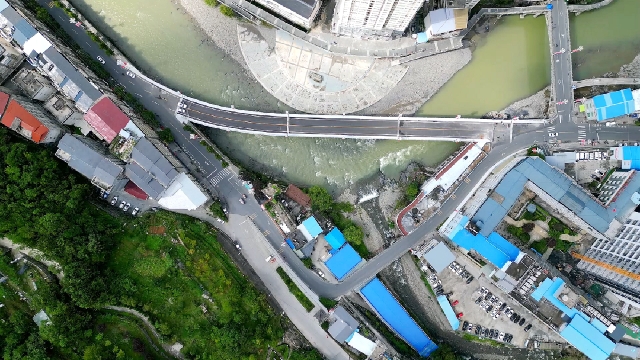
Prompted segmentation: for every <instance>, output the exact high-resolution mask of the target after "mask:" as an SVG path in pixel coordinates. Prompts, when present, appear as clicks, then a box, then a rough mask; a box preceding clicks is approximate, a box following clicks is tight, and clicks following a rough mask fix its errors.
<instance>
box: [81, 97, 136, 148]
mask: <svg viewBox="0 0 640 360" xmlns="http://www.w3.org/2000/svg"><path fill="white" fill-rule="evenodd" d="M84 120H85V121H86V122H87V123H88V124H89V125H90V126H91V127H92V128H93V129H94V131H93V132H94V133H95V134H96V135H98V136H99V137H100V138H102V139H104V141H106V142H108V143H111V142H112V141H113V139H115V138H116V136H118V135H120V134H121V132H122V130H123V129H125V127H126V128H128V129H129V128H132V127H134V128H136V129H137V127H136V126H135V125H134V124H133V123H132V122H131V120H130V119H129V117H128V116H127V115H125V113H123V112H122V110H120V108H119V107H118V106H116V104H114V103H113V101H111V99H109V98H108V97H106V96H105V97H103V98H102V99H100V100H99V101H98V102H96V103H95V104H94V105H93V106H92V107H91V108H90V109H89V111H88V112H87V113H86V114H84ZM136 134H138V135H139V136H142V132H141V131H140V130H137V131H136ZM123 135H124V134H123ZM125 137H128V136H125Z"/></svg>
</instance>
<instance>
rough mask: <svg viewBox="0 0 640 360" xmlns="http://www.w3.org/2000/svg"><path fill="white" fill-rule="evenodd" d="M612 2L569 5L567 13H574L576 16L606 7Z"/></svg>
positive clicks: (610, 0) (611, 0) (605, 0)
mask: <svg viewBox="0 0 640 360" xmlns="http://www.w3.org/2000/svg"><path fill="white" fill-rule="evenodd" d="M612 2H613V0H604V1H601V2H597V3H595V4H591V5H569V11H570V12H572V13H575V14H576V16H578V15H580V14H581V13H583V12H585V11H591V10H596V9H600V8H601V7H603V6H607V5H609V4H611V3H612Z"/></svg>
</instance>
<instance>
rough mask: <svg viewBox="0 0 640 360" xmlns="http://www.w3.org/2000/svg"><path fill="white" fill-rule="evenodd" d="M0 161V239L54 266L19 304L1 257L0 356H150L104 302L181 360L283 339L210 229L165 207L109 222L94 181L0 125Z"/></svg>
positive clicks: (253, 353) (257, 350)
mask: <svg viewBox="0 0 640 360" xmlns="http://www.w3.org/2000/svg"><path fill="white" fill-rule="evenodd" d="M0 166H1V167H2V168H3V169H4V171H2V172H0V235H2V236H6V237H8V238H10V239H11V240H13V241H15V242H19V243H22V244H25V245H28V246H30V247H34V248H37V249H39V250H41V251H43V252H44V253H45V255H46V257H47V258H50V259H52V260H55V261H57V262H59V263H60V264H61V266H62V269H63V272H64V279H63V280H62V281H61V282H60V284H58V282H57V281H56V279H55V278H52V279H51V280H50V281H48V282H47V281H44V280H40V279H36V280H34V281H35V282H36V283H37V291H36V292H33V294H27V298H29V299H30V300H29V303H26V302H23V301H19V300H15V301H14V299H12V297H11V296H9V295H11V294H15V291H14V288H20V289H22V288H25V287H26V286H27V285H29V284H30V281H26V283H25V280H23V279H24V277H22V278H21V277H19V276H18V275H17V273H16V271H15V268H13V267H12V266H15V265H12V266H9V265H7V264H8V260H7V259H4V261H0V264H4V265H0V272H2V273H3V274H5V275H7V276H8V277H9V279H10V283H5V284H0V292H1V293H0V296H2V295H4V296H5V297H4V298H2V302H3V304H5V305H6V306H5V307H4V308H2V309H0V314H1V315H2V316H1V317H0V318H2V319H12V318H13V319H14V320H13V321H7V322H0V334H2V335H0V352H2V353H3V354H4V355H5V356H4V358H6V359H44V358H46V357H45V356H41V353H42V352H44V353H45V354H46V355H47V356H48V357H51V358H58V359H80V358H85V359H99V358H103V359H107V358H113V357H115V358H127V359H128V358H134V359H135V358H156V357H157V356H155V355H149V354H150V351H151V350H149V349H152V348H153V347H154V345H153V343H154V341H156V340H152V339H151V340H150V339H148V338H147V337H146V336H145V335H144V334H143V333H144V332H146V328H145V327H143V326H141V325H140V324H139V323H137V322H136V321H135V320H132V319H131V318H128V319H125V320H122V321H121V320H118V318H120V317H121V316H122V315H120V314H118V315H114V314H113V313H107V312H105V311H104V310H103V307H104V306H105V305H116V306H124V307H129V308H133V309H135V310H138V311H140V312H142V313H144V314H145V315H146V316H148V317H149V320H150V322H151V323H152V324H153V325H154V326H155V328H156V329H157V330H158V332H159V333H160V336H161V337H162V338H161V341H162V342H163V343H169V344H173V343H174V342H180V343H182V344H183V345H184V348H183V349H182V353H183V354H184V355H185V356H186V357H187V358H189V359H196V358H198V359H214V358H215V359H221V358H224V359H230V358H238V359H240V358H243V359H252V358H260V357H264V356H265V354H266V351H267V346H276V345H277V344H278V343H279V341H280V339H282V336H283V332H284V331H283V325H282V324H281V323H280V317H279V316H277V315H276V314H274V311H273V309H271V308H270V307H269V306H268V304H267V302H266V298H265V295H264V294H261V293H259V292H258V291H257V290H256V289H255V288H254V287H253V285H252V284H251V283H250V282H249V281H248V280H247V278H246V277H244V276H243V275H242V274H241V273H240V271H239V270H238V269H237V268H236V267H235V265H234V264H233V263H232V262H231V259H230V258H229V257H228V256H227V255H226V253H225V252H224V250H223V248H222V245H221V243H220V242H219V241H218V237H219V234H217V233H216V232H215V230H214V229H213V228H212V227H211V226H209V225H208V224H206V223H203V222H201V221H199V220H196V219H193V218H190V217H187V216H183V215H177V214H173V213H168V212H163V211H159V212H157V213H153V214H152V215H150V216H149V215H147V216H142V217H137V218H133V219H132V218H130V217H127V218H122V219H121V218H114V217H112V216H110V215H108V214H107V213H105V212H103V211H101V210H100V209H98V208H97V207H96V206H95V205H93V204H92V203H91V202H90V201H91V200H90V199H92V198H95V190H94V188H93V187H92V186H91V185H90V184H88V182H87V180H86V179H84V178H82V177H80V176H79V175H77V174H76V173H74V172H73V171H72V170H71V169H70V168H69V167H68V166H67V165H66V164H64V163H62V162H61V161H58V160H57V159H56V158H55V157H54V156H53V155H52V153H51V149H50V148H44V147H38V146H37V145H35V144H32V143H27V142H26V141H24V140H23V139H21V138H19V137H17V136H16V135H13V134H11V133H9V132H8V130H6V129H5V128H0ZM96 201H97V200H96ZM0 260H3V259H0ZM12 296H13V295H12ZM40 309H44V310H45V311H46V313H47V314H48V315H49V317H50V319H51V322H52V324H51V325H49V326H44V327H42V328H40V329H39V331H38V329H37V328H35V327H34V326H35V324H34V323H33V322H32V321H31V320H30V318H31V317H32V316H33V315H34V314H35V313H36V312H38V311H39V310H40ZM31 324H34V325H31ZM134 338H135V339H138V340H137V341H135V342H130V341H129V340H131V339H134ZM127 339H129V340H127ZM155 346H156V347H157V346H158V344H157V343H156V345H155ZM134 353H135V354H134ZM143 353H144V354H147V355H144V356H138V355H136V354H143ZM7 354H8V355H7ZM310 354H314V353H313V352H310ZM296 356H298V355H296ZM300 356H302V357H301V358H303V359H304V358H305V355H300ZM309 356H312V355H309ZM292 358H294V356H293V355H292ZM316 358H317V357H316Z"/></svg>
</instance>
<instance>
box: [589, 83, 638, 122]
mask: <svg viewBox="0 0 640 360" xmlns="http://www.w3.org/2000/svg"><path fill="white" fill-rule="evenodd" d="M583 105H584V112H585V114H586V116H587V120H598V121H605V120H609V119H613V118H616V117H619V116H623V115H627V114H631V113H632V112H634V111H636V105H635V100H634V99H633V93H632V92H631V89H624V90H620V91H613V92H610V93H608V94H603V95H598V96H595V97H593V98H591V99H587V100H586V101H585V102H584V104H583Z"/></svg>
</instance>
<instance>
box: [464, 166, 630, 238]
mask: <svg viewBox="0 0 640 360" xmlns="http://www.w3.org/2000/svg"><path fill="white" fill-rule="evenodd" d="M528 181H531V182H532V183H533V184H535V185H536V186H537V187H538V188H540V189H541V190H542V191H544V192H545V193H547V194H549V195H550V196H551V197H552V198H553V199H554V200H556V201H558V202H559V203H560V204H562V205H563V206H565V207H566V208H567V209H569V211H571V212H572V213H574V214H575V215H577V216H578V217H579V218H581V219H582V220H584V222H585V223H586V224H588V225H589V226H590V227H591V228H592V229H595V231H598V232H600V233H602V234H604V233H605V232H606V231H607V230H608V229H609V225H610V224H611V222H612V221H613V219H614V218H616V217H617V218H618V220H621V222H622V221H623V220H624V216H625V215H626V214H627V213H628V212H629V211H630V210H631V209H633V208H634V207H635V204H633V202H632V201H631V195H632V194H633V193H634V192H635V191H637V189H639V188H640V177H638V176H636V177H633V178H631V179H630V180H629V185H628V186H627V188H625V189H623V190H622V191H620V194H619V196H618V198H617V199H616V200H615V201H613V202H611V203H610V204H609V206H608V207H604V206H602V204H600V203H599V202H598V201H596V200H595V199H594V198H592V197H591V196H590V195H589V194H588V193H586V192H585V191H584V190H583V189H582V188H581V187H580V186H579V185H578V184H576V183H575V182H574V181H573V180H571V179H570V178H569V177H568V176H566V175H565V174H564V173H562V172H560V171H558V170H557V169H555V168H553V167H551V166H550V165H549V164H547V163H546V162H545V161H544V160H542V159H539V158H533V157H529V158H526V159H524V160H522V161H521V162H520V163H519V164H518V165H516V166H515V167H514V168H513V169H512V170H511V171H509V172H508V173H507V175H505V177H504V178H503V179H502V180H501V181H500V183H499V184H498V186H497V187H496V188H495V190H494V191H493V193H492V194H491V195H490V197H489V198H488V199H487V200H486V201H485V202H484V203H483V204H482V206H480V208H479V209H478V211H477V212H476V214H475V215H474V216H473V218H472V221H473V222H474V223H475V224H476V226H478V228H479V229H480V234H482V235H483V236H489V235H490V234H491V233H492V232H493V231H494V230H495V228H496V227H497V226H498V224H499V223H500V222H501V221H502V219H503V218H504V217H505V216H506V215H507V213H508V212H509V209H511V207H513V205H514V204H515V202H516V200H517V199H518V197H519V196H520V194H521V193H522V191H523V190H524V187H525V186H526V184H527V182H528Z"/></svg>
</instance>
